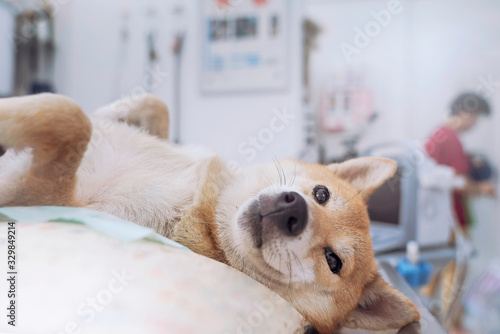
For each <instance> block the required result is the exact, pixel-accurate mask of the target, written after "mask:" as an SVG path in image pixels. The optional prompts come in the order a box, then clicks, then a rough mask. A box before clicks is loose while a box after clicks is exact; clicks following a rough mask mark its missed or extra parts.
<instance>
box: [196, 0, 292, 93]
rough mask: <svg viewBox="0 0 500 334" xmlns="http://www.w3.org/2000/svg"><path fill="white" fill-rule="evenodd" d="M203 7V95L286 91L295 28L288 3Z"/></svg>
mask: <svg viewBox="0 0 500 334" xmlns="http://www.w3.org/2000/svg"><path fill="white" fill-rule="evenodd" d="M202 3H203V23H202V24H203V29H202V34H203V35H202V43H203V46H202V51H201V52H202V59H203V61H202V71H201V72H202V78H201V89H202V92H204V93H232V92H252V91H264V90H265V91H269V90H283V89H286V87H287V85H288V72H289V71H288V69H287V64H288V53H289V45H288V44H289V42H288V41H289V31H288V29H289V25H290V23H289V13H288V9H287V5H286V0H202Z"/></svg>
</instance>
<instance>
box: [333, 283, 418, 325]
mask: <svg viewBox="0 0 500 334" xmlns="http://www.w3.org/2000/svg"><path fill="white" fill-rule="evenodd" d="M419 320H420V313H419V312H418V310H417V308H416V307H415V305H413V303H412V302H411V301H410V300H409V299H408V298H406V296H405V295H403V294H402V293H401V292H399V291H398V290H396V289H394V288H393V287H391V286H390V285H389V284H387V282H385V281H384V280H383V279H382V277H380V275H378V274H377V275H376V276H375V279H374V280H373V281H372V282H371V283H370V284H368V285H367V286H366V287H365V290H364V291H363V296H362V297H361V300H360V302H359V304H358V306H357V307H356V308H355V309H354V310H353V311H352V312H351V313H350V314H348V315H347V317H346V318H345V319H344V322H343V326H345V327H348V328H363V329H368V330H385V329H388V328H394V329H396V328H401V327H403V326H405V325H407V324H409V323H412V322H415V321H419Z"/></svg>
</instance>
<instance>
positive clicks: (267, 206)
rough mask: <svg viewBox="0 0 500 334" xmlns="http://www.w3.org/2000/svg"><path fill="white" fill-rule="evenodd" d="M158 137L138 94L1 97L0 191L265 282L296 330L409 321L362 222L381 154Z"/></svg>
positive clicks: (408, 310)
mask: <svg viewBox="0 0 500 334" xmlns="http://www.w3.org/2000/svg"><path fill="white" fill-rule="evenodd" d="M151 119H153V120H154V121H151ZM127 123H128V124H127ZM129 124H136V125H143V127H144V128H146V130H140V129H137V128H134V127H133V126H130V125H129ZM146 131H148V132H149V133H150V134H152V135H150V134H148V133H147V132H146ZM158 137H162V138H167V137H168V110H167V108H166V106H165V105H164V104H163V103H162V102H161V101H160V100H158V99H157V98H155V97H153V96H149V95H146V96H143V97H141V98H139V99H135V100H130V99H129V100H123V101H119V102H117V103H115V104H113V105H110V106H107V107H105V108H103V109H100V110H98V111H97V112H96V113H94V114H93V116H92V120H91V119H89V118H88V117H87V116H86V115H85V114H84V113H83V112H82V111H81V109H80V108H79V107H78V105H77V104H76V103H75V102H73V101H72V100H70V99H68V98H65V97H62V96H58V95H50V94H41V95H34V96H29V97H22V98H8V99H1V100H0V146H1V147H2V150H1V153H0V154H1V155H3V157H2V158H0V205H1V206H25V205H56V206H76V207H87V208H90V209H95V210H100V211H104V212H107V213H111V214H114V215H116V216H118V217H121V218H123V219H127V220H130V221H133V222H136V223H138V224H141V225H144V226H148V227H151V228H153V229H155V230H156V231H157V232H158V233H160V234H162V235H164V236H166V237H169V238H171V239H173V240H176V241H178V242H180V243H181V244H184V245H185V246H187V247H189V248H190V249H192V250H193V251H195V252H198V253H200V254H202V255H205V256H208V257H210V258H213V259H215V260H218V261H221V262H223V263H226V264H228V265H230V266H232V267H234V268H236V269H239V270H241V271H242V272H244V273H246V274H247V275H249V276H251V277H253V278H254V279H256V280H257V281H259V282H261V283H262V284H264V285H266V286H268V287H269V288H270V289H272V290H274V291H275V292H277V293H278V294H280V295H281V296H282V297H284V298H285V299H286V300H288V301H289V302H290V304H291V305H293V306H294V307H295V308H296V309H297V310H298V311H299V312H300V313H301V314H302V315H303V316H304V319H305V320H306V321H307V322H308V323H310V324H311V326H309V327H308V328H309V329H308V331H310V332H314V331H319V332H320V333H331V332H333V331H335V330H337V329H339V328H341V327H349V328H366V329H374V330H380V329H388V328H400V327H402V326H404V325H407V324H409V323H411V322H415V321H419V319H420V315H419V312H418V310H417V308H416V307H415V306H414V305H413V304H412V303H411V302H410V301H409V300H408V299H407V298H406V297H405V296H404V295H403V294H402V293H400V292H399V291H397V290H396V289H394V288H392V287H391V286H389V284H387V283H386V282H385V281H384V280H383V279H382V278H381V277H380V275H379V274H378V273H377V265H376V263H375V260H374V255H373V250H372V245H371V238H370V234H369V218H368V214H367V210H366V205H365V202H366V201H367V199H368V198H369V196H370V194H371V193H372V192H373V191H374V190H375V189H376V188H377V187H378V186H380V185H381V184H382V183H383V182H384V181H385V180H386V179H388V178H389V177H391V176H392V174H393V173H394V172H395V170H396V164H395V162H393V161H391V160H388V159H379V158H360V159H355V160H350V161H347V162H345V163H342V164H334V165H329V166H323V165H318V164H307V163H303V162H300V161H297V160H292V159H289V160H283V161H280V162H278V161H275V162H274V163H270V164H268V165H260V166H254V167H250V168H247V169H244V170H242V171H240V172H234V171H232V170H231V169H230V168H229V167H228V166H227V165H226V164H225V163H224V161H222V160H221V159H220V158H219V157H218V156H217V155H214V154H207V153H203V152H200V151H197V150H196V149H192V148H189V147H181V146H176V145H172V144H169V143H168V142H166V141H165V140H161V139H159V138H158ZM313 328H314V329H313Z"/></svg>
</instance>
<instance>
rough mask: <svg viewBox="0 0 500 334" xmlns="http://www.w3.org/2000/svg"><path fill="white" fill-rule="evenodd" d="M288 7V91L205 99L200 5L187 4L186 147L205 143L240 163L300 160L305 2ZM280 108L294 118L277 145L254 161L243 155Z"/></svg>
mask: <svg viewBox="0 0 500 334" xmlns="http://www.w3.org/2000/svg"><path fill="white" fill-rule="evenodd" d="M236 3H237V2H236ZM289 3H290V7H291V8H290V13H291V15H292V18H291V20H290V21H291V22H292V23H293V24H292V26H291V27H290V28H291V31H290V36H291V45H290V50H291V52H290V59H289V72H290V83H289V88H288V89H287V90H286V91H283V92H279V93H240V94H232V95H229V94H226V95H203V94H201V92H200V77H201V75H200V66H201V55H200V52H201V44H202V43H201V39H200V38H201V36H200V24H201V21H200V11H199V8H198V5H197V2H196V1H190V2H186V5H189V10H188V15H189V16H188V17H187V21H188V22H190V24H189V31H188V36H187V45H186V49H185V55H186V58H185V61H184V66H183V68H182V70H183V76H182V80H183V81H182V92H183V95H182V104H183V106H182V113H183V118H182V129H181V133H182V138H183V141H184V142H186V143H197V144H199V143H203V144H204V145H206V146H208V147H210V148H213V149H216V150H217V151H218V152H219V153H220V154H222V156H224V157H226V158H228V159H234V160H235V161H237V162H238V163H241V164H247V163H255V162H263V161H266V162H267V161H271V160H272V157H273V153H274V154H275V155H276V156H277V157H278V158H283V157H295V156H297V155H298V153H299V152H300V150H301V149H302V147H303V136H304V135H303V133H302V116H301V115H302V114H301V66H302V64H301V56H302V53H301V43H302V35H301V18H302V8H301V1H298V0H293V1H290V2H289ZM276 108H279V109H282V108H287V109H288V112H290V113H293V114H294V115H295V118H294V119H293V120H292V121H291V122H290V124H289V125H288V126H286V127H285V129H284V130H283V131H282V132H277V133H275V134H274V140H272V141H271V142H270V143H269V144H266V145H263V146H264V147H265V148H264V149H263V150H262V151H259V150H255V152H256V153H257V155H256V157H255V158H254V159H251V158H252V157H251V155H250V154H245V153H243V152H241V151H242V150H241V149H243V150H248V147H249V146H248V145H244V142H246V141H247V140H248V136H258V135H259V133H260V131H261V130H262V129H263V128H269V127H270V122H271V121H272V119H273V117H275V116H274V113H273V110H274V109H276ZM240 145H242V146H240ZM239 146H240V148H241V149H240V150H238V147H239ZM239 151H240V152H239ZM242 153H243V154H242Z"/></svg>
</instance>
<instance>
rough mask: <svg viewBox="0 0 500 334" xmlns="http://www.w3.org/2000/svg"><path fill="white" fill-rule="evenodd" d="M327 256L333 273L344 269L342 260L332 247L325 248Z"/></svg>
mask: <svg viewBox="0 0 500 334" xmlns="http://www.w3.org/2000/svg"><path fill="white" fill-rule="evenodd" d="M325 257H326V262H328V266H329V267H330V270H331V271H332V273H334V274H338V273H339V272H340V269H342V261H341V260H340V258H339V257H338V256H337V254H335V253H334V252H333V251H332V249H331V248H325Z"/></svg>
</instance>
